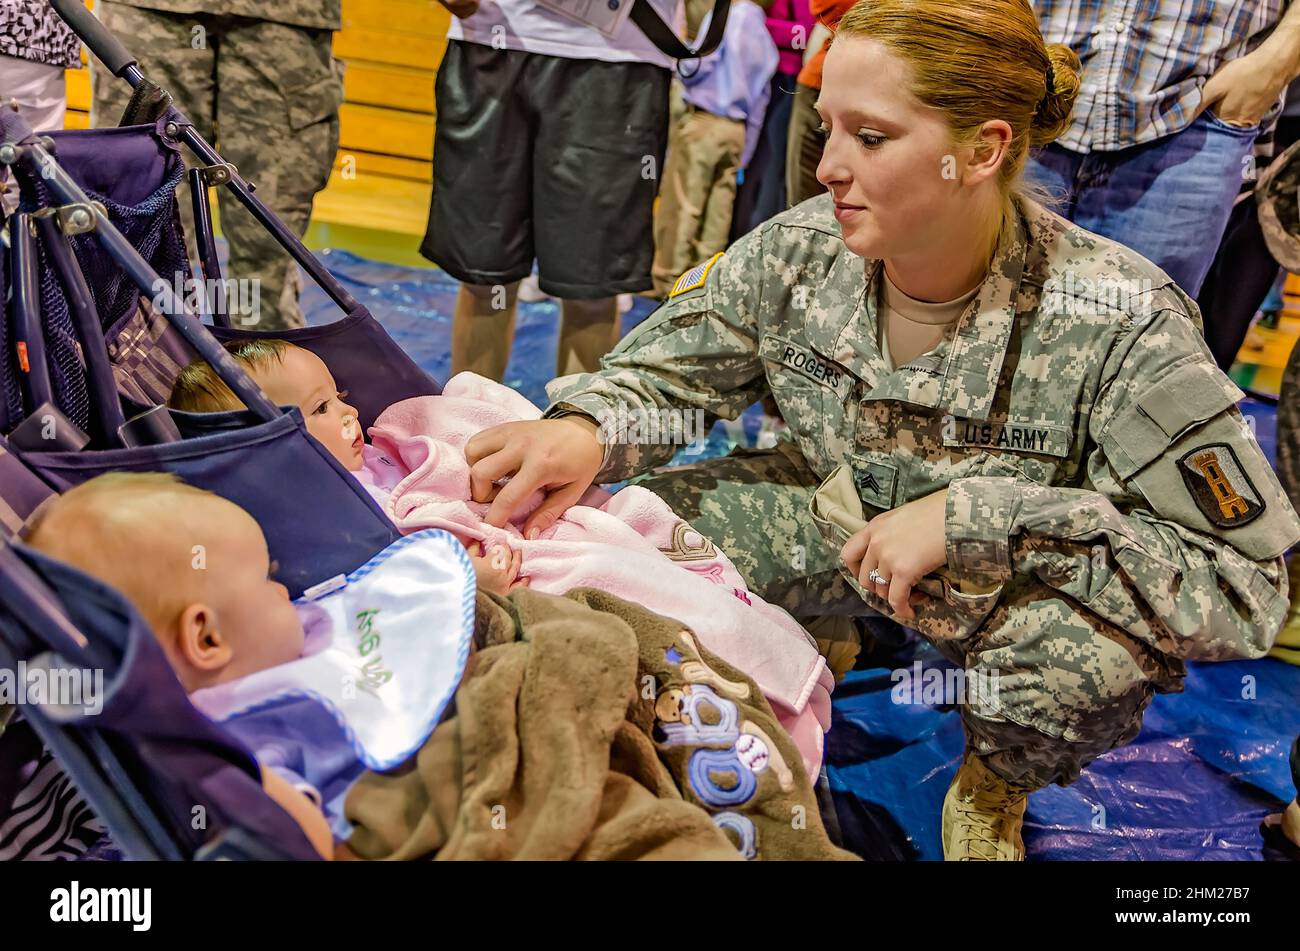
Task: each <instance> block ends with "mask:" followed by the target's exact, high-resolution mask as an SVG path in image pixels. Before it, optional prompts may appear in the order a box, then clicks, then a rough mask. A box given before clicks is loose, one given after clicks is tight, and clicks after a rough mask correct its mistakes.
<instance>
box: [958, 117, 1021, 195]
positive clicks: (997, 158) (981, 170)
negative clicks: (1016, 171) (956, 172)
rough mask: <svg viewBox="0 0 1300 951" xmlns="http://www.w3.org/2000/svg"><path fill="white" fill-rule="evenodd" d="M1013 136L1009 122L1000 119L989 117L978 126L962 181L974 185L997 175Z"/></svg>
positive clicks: (1005, 158)
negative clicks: (977, 132) (978, 129)
mask: <svg viewBox="0 0 1300 951" xmlns="http://www.w3.org/2000/svg"><path fill="white" fill-rule="evenodd" d="M1014 138H1015V133H1014V132H1013V131H1012V129H1011V126H1010V124H1009V123H1007V122H1006V121H1004V120H1002V119H990V120H989V121H988V122H986V123H984V125H982V126H981V127H980V131H979V138H978V139H977V141H976V144H975V148H974V151H973V153H972V154H971V159H970V161H969V162H968V163H967V164H966V174H965V176H964V183H965V184H966V185H969V186H972V187H973V186H975V185H979V184H982V183H983V182H986V181H988V180H989V179H991V178H994V177H996V176H997V174H998V173H999V172H1000V171H1001V169H1002V163H1003V162H1005V161H1006V160H1007V152H1008V150H1009V149H1010V148H1011V141H1012V139H1014Z"/></svg>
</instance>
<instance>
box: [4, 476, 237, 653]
mask: <svg viewBox="0 0 1300 951" xmlns="http://www.w3.org/2000/svg"><path fill="white" fill-rule="evenodd" d="M214 502H215V503H220V504H223V505H227V506H229V505H232V504H233V503H230V502H227V501H226V500H225V499H222V498H221V497H220V496H217V495H214V494H213V493H211V492H207V491H205V490H203V489H199V488H196V487H195V486H192V485H187V484H186V483H184V482H182V481H181V480H180V479H178V478H177V477H176V476H174V475H172V474H170V473H164V472H110V473H107V474H105V475H101V476H96V477H95V478H93V479H91V480H89V481H88V482H84V483H82V484H81V485H79V486H76V487H75V488H72V489H69V490H68V491H67V492H65V493H64V494H63V495H61V496H59V497H58V498H56V499H54V500H53V501H51V502H50V503H49V504H48V505H47V506H46V507H45V508H44V509H43V510H42V511H41V512H40V513H39V514H38V515H37V517H36V520H35V521H34V522H33V524H32V525H31V527H30V528H29V529H28V531H27V536H26V541H27V544H28V545H30V546H31V547H32V548H35V549H36V550H37V551H40V552H44V553H45V554H47V555H50V556H51V557H53V558H57V559H58V560H60V561H62V562H65V563H67V564H69V565H71V566H72V567H74V568H77V569H80V570H81V571H84V572H85V573H86V574H88V575H91V576H92V577H95V578H98V579H99V580H101V581H103V582H105V583H106V584H109V585H111V586H112V587H113V588H116V589H117V590H118V591H119V592H120V593H121V594H122V595H124V596H125V597H126V599H127V600H128V601H130V602H131V604H132V605H133V606H134V607H135V609H136V610H137V611H139V612H140V615H141V616H142V617H143V618H144V619H145V621H147V622H148V624H149V626H150V627H151V628H153V629H154V630H155V631H160V630H162V629H164V628H165V627H166V626H167V625H169V624H171V623H173V622H174V621H175V620H176V618H177V617H178V616H179V615H180V613H181V611H183V610H184V609H185V608H186V607H188V606H189V605H190V604H192V603H194V602H195V601H198V600H200V599H201V594H202V591H203V576H204V575H205V574H206V572H203V571H198V570H195V564H194V560H195V558H196V554H195V547H196V545H200V546H201V545H205V544H207V543H209V539H208V538H207V537H206V535H205V534H204V532H205V531H206V530H207V529H205V528H204V526H203V521H202V518H201V516H199V512H200V511H209V508H208V507H210V506H211V505H212V504H213V503H214ZM218 524H219V522H218ZM168 569H174V570H168Z"/></svg>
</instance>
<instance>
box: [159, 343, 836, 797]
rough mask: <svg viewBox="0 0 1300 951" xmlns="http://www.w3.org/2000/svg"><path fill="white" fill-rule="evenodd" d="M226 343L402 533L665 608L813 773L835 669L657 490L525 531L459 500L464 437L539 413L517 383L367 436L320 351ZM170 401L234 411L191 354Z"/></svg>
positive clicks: (408, 416)
mask: <svg viewBox="0 0 1300 951" xmlns="http://www.w3.org/2000/svg"><path fill="white" fill-rule="evenodd" d="M227 350H228V351H229V352H230V353H231V355H232V356H233V357H234V358H235V360H236V361H237V362H238V363H240V364H241V365H242V366H243V368H244V369H245V370H246V371H247V372H248V374H249V375H250V376H251V377H252V378H253V380H254V381H255V382H256V383H257V384H258V385H259V386H260V387H261V388H262V390H263V391H264V392H265V393H266V394H267V396H268V397H270V398H271V399H272V400H273V401H274V402H276V403H278V404H280V405H291V406H297V407H298V408H299V409H300V410H301V412H302V415H303V417H304V420H305V421H306V425H307V429H308V431H309V432H310V433H311V435H312V436H314V437H315V438H316V439H317V440H318V441H319V442H320V443H321V444H322V445H323V446H324V447H325V448H326V449H327V450H328V451H329V452H330V453H331V454H332V455H333V456H334V457H335V459H336V460H337V461H338V462H339V463H340V464H341V465H342V466H343V467H344V468H346V469H347V470H348V471H350V472H351V473H352V474H353V475H354V476H356V477H357V478H358V480H359V481H360V482H362V484H363V485H365V487H366V488H367V490H368V491H369V492H370V493H371V495H372V496H373V497H374V498H375V500H376V501H377V502H378V504H379V505H380V507H381V508H383V509H384V511H385V513H386V514H387V515H388V517H389V518H390V519H391V520H392V521H393V522H394V524H395V525H396V526H397V527H398V529H399V530H400V531H402V532H403V533H404V534H409V533H412V532H415V531H420V530H422V529H441V530H444V531H448V532H451V533H452V534H454V535H455V536H456V537H457V538H458V539H459V540H460V541H461V542H462V544H464V545H465V546H466V548H467V549H468V551H469V553H470V555H471V560H472V562H473V564H474V567H475V570H476V572H478V574H479V577H480V579H481V580H482V579H485V578H486V579H490V580H489V582H488V583H489V585H490V584H496V585H497V590H498V591H500V590H501V587H502V586H504V588H505V589H506V590H508V589H509V588H511V587H513V586H515V585H518V584H522V583H528V584H531V586H532V587H533V588H534V589H535V590H540V591H543V592H546V593H551V594H564V593H565V592H568V591H571V590H573V589H575V588H579V587H592V588H596V589H598V590H601V591H605V592H607V593H609V594H613V595H616V596H618V597H621V598H624V599H626V600H628V601H631V602H633V603H636V604H641V605H643V606H644V607H646V608H648V609H649V610H651V611H653V612H655V613H657V614H659V615H662V616H666V617H672V618H675V619H676V620H678V621H680V622H681V623H683V624H685V625H686V626H688V627H690V628H691V629H693V630H694V631H696V633H697V634H698V636H699V638H700V642H701V644H702V645H703V646H705V647H707V648H708V649H710V650H711V651H713V652H714V653H716V654H717V655H718V656H720V657H721V658H723V659H724V660H726V661H727V662H728V663H731V664H732V665H733V666H735V667H736V668H737V669H739V670H742V671H744V672H745V673H747V674H749V675H750V676H751V677H753V678H754V679H755V680H756V681H757V682H758V685H759V687H760V689H761V690H762V691H763V693H764V695H765V696H766V697H767V699H768V701H769V702H770V703H771V704H772V706H773V708H774V710H775V711H776V712H777V715H778V718H779V719H780V721H781V723H782V725H783V726H784V727H785V728H786V730H787V732H789V733H790V735H791V736H792V738H793V739H794V740H795V742H796V744H797V745H798V747H799V749H800V752H801V753H802V754H803V758H804V764H805V767H806V768H807V771H808V773H809V775H811V776H816V775H818V772H819V769H820V764H821V755H822V738H823V733H824V731H825V730H826V729H828V728H829V726H830V691H831V690H832V689H833V687H834V679H833V677H832V675H831V673H830V671H829V670H828V669H827V667H826V665H825V663H824V662H823V660H822V658H821V657H820V655H819V654H818V653H817V650H816V645H815V643H814V642H813V641H812V639H811V638H810V637H809V636H808V634H807V633H806V632H805V631H804V630H803V628H802V627H800V626H799V624H798V623H797V622H796V621H795V620H794V619H793V618H791V617H790V616H789V615H788V614H786V613H785V612H784V611H782V610H781V609H779V608H776V607H774V606H772V605H770V604H768V603H766V602H765V601H763V600H762V599H761V598H759V597H758V596H757V595H755V594H753V593H752V592H750V591H749V590H748V588H747V586H746V583H745V581H744V579H743V577H742V576H741V575H740V573H739V572H738V571H737V570H736V568H735V566H734V565H733V564H732V563H731V561H730V560H729V559H728V558H727V557H726V555H725V554H723V553H722V552H721V551H720V550H719V549H717V548H716V546H714V545H713V544H712V542H710V541H709V540H708V539H707V538H704V537H703V536H701V535H699V534H698V533H696V532H694V531H693V530H692V529H691V527H690V525H689V524H688V523H686V522H684V521H682V520H681V519H680V518H678V517H677V516H676V515H675V514H674V513H673V512H672V511H671V509H669V508H668V506H667V505H666V504H665V503H664V502H663V501H662V500H661V499H660V498H659V497H658V496H655V495H654V494H653V493H650V492H648V491H646V490H645V489H643V488H640V487H639V486H635V485H633V486H628V487H626V488H624V489H622V490H621V491H619V492H617V493H614V494H613V495H611V494H610V493H608V492H605V491H604V490H602V489H600V488H597V487H593V488H592V489H590V490H588V492H587V494H586V495H584V496H583V498H582V499H580V500H579V502H578V504H577V505H575V506H573V507H572V508H570V509H569V510H568V511H567V512H566V513H565V514H564V516H563V517H561V518H560V520H559V521H558V522H556V523H555V525H553V526H552V527H551V528H550V529H548V530H547V531H546V532H544V533H541V537H536V535H535V534H531V533H530V535H529V536H528V537H524V535H523V533H522V531H521V528H520V526H519V525H517V524H512V525H508V526H506V527H505V528H500V529H499V528H496V527H494V526H491V525H488V524H487V522H486V520H485V518H484V516H485V513H486V509H487V506H486V505H485V504H483V503H478V502H475V501H474V500H473V499H472V498H471V492H470V482H471V474H470V471H469V465H468V463H467V461H466V459H465V452H464V447H465V444H466V443H467V442H468V440H469V439H470V438H472V437H473V436H474V435H475V434H476V433H478V432H481V431H482V430H483V429H486V428H488V427H489V426H491V425H495V424H496V423H499V422H507V421H512V420H515V419H523V418H530V417H531V418H536V417H537V416H538V415H540V413H539V411H538V410H537V408H536V407H534V406H533V405H532V404H531V403H529V402H528V401H527V400H525V399H524V398H523V397H522V396H520V395H519V394H518V393H516V392H515V391H513V390H510V389H509V388H508V387H504V386H502V385H500V384H497V383H493V382H492V381H489V380H486V379H483V378H482V377H478V376H476V375H474V374H471V373H462V374H458V375H457V376H455V377H453V378H452V379H451V380H450V381H448V382H447V384H446V387H445V388H444V390H443V394H442V395H441V396H429V397H416V398H412V399H408V400H404V401H402V402H400V403H396V404H394V405H393V406H390V407H389V408H388V409H386V410H385V411H384V412H383V413H381V414H380V416H379V418H378V419H377V420H376V423H375V425H374V426H373V427H372V428H371V430H370V434H371V436H372V437H373V444H368V443H367V442H366V441H365V439H364V438H363V435H362V433H361V429H360V426H359V423H358V418H357V412H356V410H355V409H354V408H353V407H352V406H350V405H348V403H347V401H346V400H347V394H346V393H342V392H340V391H339V388H338V386H337V384H336V382H335V379H334V377H333V375H332V374H331V373H330V370H329V368H328V367H327V366H326V365H325V364H324V363H323V362H322V361H321V360H320V358H319V357H317V356H315V355H314V354H312V353H310V352H308V351H306V350H304V349H301V348H299V347H296V346H294V345H292V344H289V343H287V342H285V341H280V340H274V339H256V340H252V341H239V342H232V343H230V344H227ZM379 372H382V371H379ZM169 403H170V405H171V406H172V407H173V408H175V409H179V410H184V411H189V412H216V411H229V410H238V409H240V408H242V404H241V403H240V401H239V399H238V397H236V396H235V394H234V393H233V392H231V391H230V389H229V387H228V386H227V385H226V384H225V383H224V382H223V381H222V380H221V378H220V377H219V376H218V375H217V373H216V372H215V371H214V370H213V369H212V368H211V367H210V366H209V365H208V364H207V363H205V362H203V361H196V362H194V363H192V364H190V365H189V366H188V367H186V368H185V370H184V371H183V372H182V373H181V375H180V376H179V378H178V380H177V382H176V384H175V385H174V387H173V390H172V394H171V398H170V400H169ZM538 501H540V500H538ZM526 515H527V513H526V512H525V513H523V515H522V516H521V517H526Z"/></svg>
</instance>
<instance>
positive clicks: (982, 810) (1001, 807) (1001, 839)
mask: <svg viewBox="0 0 1300 951" xmlns="http://www.w3.org/2000/svg"><path fill="white" fill-rule="evenodd" d="M1028 802H1029V792H1028V790H1025V789H1022V788H1019V787H1017V786H1012V785H1011V784H1010V783H1008V782H1007V781H1006V780H1004V779H1003V778H1002V777H1001V776H998V775H997V774H996V773H994V772H993V771H992V770H990V769H989V768H988V767H987V766H985V765H984V764H983V763H982V762H980V759H979V757H978V756H976V755H975V754H974V753H971V752H969V751H967V753H966V758H965V759H964V760H963V761H962V764H961V768H960V769H958V770H957V778H956V779H954V780H953V782H952V785H951V786H950V787H948V795H946V796H945V797H944V799H943V857H944V860H945V861H948V862H1023V861H1024V860H1025V843H1024V841H1023V840H1022V839H1021V838H1020V829H1021V827H1022V826H1023V825H1024V822H1025V806H1026V805H1027V804H1028Z"/></svg>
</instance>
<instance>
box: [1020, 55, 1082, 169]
mask: <svg viewBox="0 0 1300 951" xmlns="http://www.w3.org/2000/svg"><path fill="white" fill-rule="evenodd" d="M1047 61H1048V68H1047V70H1046V72H1045V74H1044V77H1043V78H1044V81H1045V83H1047V84H1048V86H1047V90H1046V93H1045V94H1044V96H1043V98H1042V101H1041V102H1039V104H1038V111H1037V112H1036V113H1035V114H1034V123H1033V128H1032V129H1031V131H1030V136H1029V144H1030V145H1032V146H1034V147H1038V146H1042V145H1047V144H1048V143H1049V142H1054V141H1055V140H1056V139H1058V138H1060V137H1061V136H1062V135H1063V134H1064V133H1065V130H1066V129H1068V128H1069V127H1070V114H1071V112H1073V111H1074V101H1075V100H1076V99H1078V98H1079V57H1078V54H1076V53H1075V52H1074V50H1072V49H1070V48H1069V47H1068V46H1064V45H1062V44H1061V43H1051V44H1049V45H1048V47H1047Z"/></svg>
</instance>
